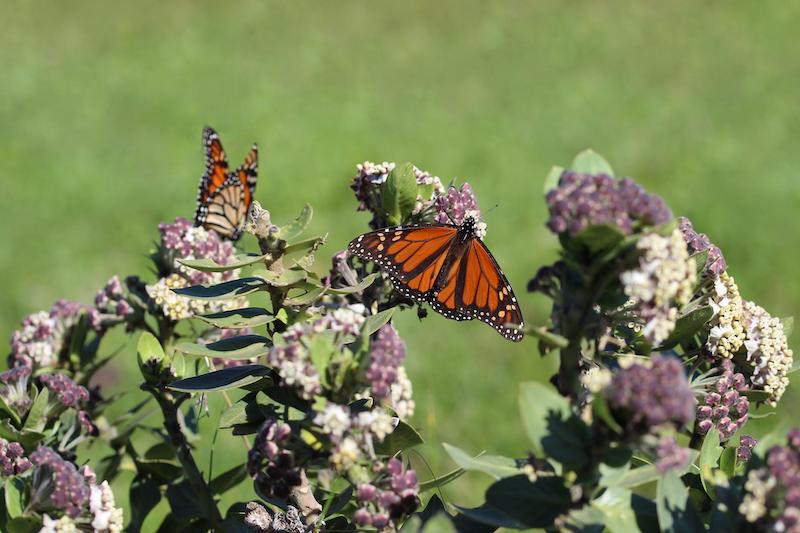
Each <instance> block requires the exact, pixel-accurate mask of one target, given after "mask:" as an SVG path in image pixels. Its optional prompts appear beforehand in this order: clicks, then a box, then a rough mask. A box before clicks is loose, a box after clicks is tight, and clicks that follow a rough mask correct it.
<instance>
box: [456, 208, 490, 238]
mask: <svg viewBox="0 0 800 533" xmlns="http://www.w3.org/2000/svg"><path fill="white" fill-rule="evenodd" d="M461 231H462V233H463V234H464V235H466V236H469V237H476V238H478V239H481V240H483V238H484V237H485V236H486V222H484V221H482V220H481V218H480V211H475V210H472V209H470V210H469V211H467V212H466V213H464V220H463V222H461Z"/></svg>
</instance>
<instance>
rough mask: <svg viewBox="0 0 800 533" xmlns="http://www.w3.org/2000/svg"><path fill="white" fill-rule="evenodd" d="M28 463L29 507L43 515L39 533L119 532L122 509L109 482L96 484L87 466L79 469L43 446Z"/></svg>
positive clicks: (95, 478) (120, 529)
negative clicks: (116, 501)
mask: <svg viewBox="0 0 800 533" xmlns="http://www.w3.org/2000/svg"><path fill="white" fill-rule="evenodd" d="M30 460H31V463H32V464H33V465H34V470H33V477H32V488H31V503H30V505H31V507H32V508H33V509H35V510H37V511H39V512H41V513H43V525H44V528H43V529H42V531H56V532H62V531H79V530H86V529H90V530H91V531H95V532H96V533H120V532H121V531H122V524H123V512H122V509H121V508H118V507H117V506H116V503H115V499H114V494H113V492H112V491H111V488H110V487H109V485H108V482H107V481H103V482H102V483H101V484H99V485H98V484H97V477H96V475H95V474H94V472H93V471H92V470H91V469H90V468H89V467H83V468H82V469H80V470H79V469H78V468H77V467H76V466H75V465H74V464H73V463H71V462H69V461H66V460H64V459H63V458H62V457H61V456H60V455H58V454H57V453H56V452H54V451H53V450H52V449H50V448H46V447H40V448H38V449H37V450H36V451H35V452H33V453H32V454H31V456H30ZM58 515H61V516H59V517H58V518H53V516H58Z"/></svg>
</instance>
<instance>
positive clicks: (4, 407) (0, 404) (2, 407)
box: [0, 396, 22, 426]
mask: <svg viewBox="0 0 800 533" xmlns="http://www.w3.org/2000/svg"><path fill="white" fill-rule="evenodd" d="M0 411H1V412H4V413H8V415H9V416H10V417H11V418H12V419H13V420H14V425H15V426H19V425H20V423H22V420H20V418H19V415H18V414H17V410H16V409H14V408H13V407H11V406H10V405H8V404H7V403H6V401H5V399H3V397H2V396H0Z"/></svg>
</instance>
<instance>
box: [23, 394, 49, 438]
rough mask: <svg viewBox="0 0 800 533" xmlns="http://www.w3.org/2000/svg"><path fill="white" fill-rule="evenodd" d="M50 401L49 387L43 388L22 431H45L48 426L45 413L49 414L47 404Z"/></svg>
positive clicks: (29, 412)
mask: <svg viewBox="0 0 800 533" xmlns="http://www.w3.org/2000/svg"><path fill="white" fill-rule="evenodd" d="M49 399H50V394H49V390H48V389H47V387H43V388H42V390H40V391H39V394H37V395H36V399H35V400H34V401H33V405H32V406H31V410H30V411H28V416H27V418H25V425H24V426H22V429H25V430H29V431H42V430H43V429H44V426H45V424H47V417H46V416H45V413H46V412H47V402H48V400H49Z"/></svg>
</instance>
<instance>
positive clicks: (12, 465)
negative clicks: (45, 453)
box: [0, 437, 32, 476]
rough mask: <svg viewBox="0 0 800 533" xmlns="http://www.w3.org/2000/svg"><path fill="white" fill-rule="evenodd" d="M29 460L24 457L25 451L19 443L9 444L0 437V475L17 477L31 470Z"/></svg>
mask: <svg viewBox="0 0 800 533" xmlns="http://www.w3.org/2000/svg"><path fill="white" fill-rule="evenodd" d="M31 466H32V464H31V461H30V459H28V458H27V457H25V450H24V449H23V448H22V445H21V444H20V443H19V442H9V441H7V440H6V439H4V438H3V437H0V474H1V475H3V476H18V475H20V474H23V473H25V472H26V471H28V470H29V469H30V468H31Z"/></svg>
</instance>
